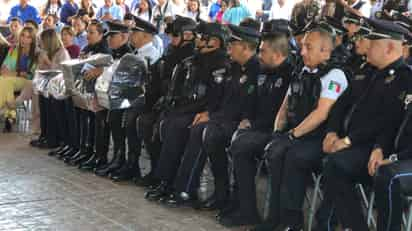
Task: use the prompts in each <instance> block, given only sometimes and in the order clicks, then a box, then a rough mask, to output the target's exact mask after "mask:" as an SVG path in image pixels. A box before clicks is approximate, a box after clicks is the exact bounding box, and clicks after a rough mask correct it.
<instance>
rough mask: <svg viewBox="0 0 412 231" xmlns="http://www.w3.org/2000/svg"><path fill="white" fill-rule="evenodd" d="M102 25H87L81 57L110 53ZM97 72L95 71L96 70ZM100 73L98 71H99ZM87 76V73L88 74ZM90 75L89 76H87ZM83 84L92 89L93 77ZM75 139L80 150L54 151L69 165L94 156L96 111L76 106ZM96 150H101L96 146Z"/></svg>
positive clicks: (94, 23) (93, 23)
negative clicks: (70, 152) (72, 152)
mask: <svg viewBox="0 0 412 231" xmlns="http://www.w3.org/2000/svg"><path fill="white" fill-rule="evenodd" d="M103 35H104V29H103V25H102V24H101V23H99V22H97V21H92V22H91V23H90V24H89V25H88V27H87V41H88V44H87V46H86V47H84V48H83V50H82V51H81V57H83V58H86V57H88V56H91V55H94V54H98V53H100V54H110V53H111V51H110V49H109V48H108V47H107V42H106V41H105V40H104V39H103ZM98 69H99V68H96V69H94V70H91V71H90V72H89V73H92V72H95V71H96V70H98ZM96 73H97V72H96ZM99 73H100V72H99ZM88 76H89V75H88ZM89 77H90V76H89ZM85 84H86V85H87V86H89V89H90V88H91V89H92V90H94V84H95V78H90V79H87V80H86V79H85ZM75 110H76V114H77V116H76V121H77V125H76V126H75V127H76V130H77V132H76V133H77V134H76V141H77V142H78V146H79V147H81V148H80V150H81V151H80V152H78V153H76V154H73V155H70V154H69V153H68V152H66V153H62V152H61V153H56V154H57V156H60V157H61V158H63V159H64V161H65V162H66V163H68V164H71V165H77V164H79V163H80V162H82V161H87V160H88V159H89V158H91V157H92V156H96V154H95V153H94V151H95V128H96V127H95V120H96V118H95V115H96V113H94V112H92V111H88V110H85V109H81V108H77V107H76V109H75ZM96 151H99V152H101V150H100V149H99V148H97V146H96Z"/></svg>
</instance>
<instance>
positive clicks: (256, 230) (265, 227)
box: [248, 222, 277, 231]
mask: <svg viewBox="0 0 412 231" xmlns="http://www.w3.org/2000/svg"><path fill="white" fill-rule="evenodd" d="M276 227H277V225H276V224H273V223H270V222H263V223H262V224H258V225H256V226H255V227H253V228H251V229H249V230H248V231H273V230H275V228H276Z"/></svg>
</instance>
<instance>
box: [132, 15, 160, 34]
mask: <svg viewBox="0 0 412 231" xmlns="http://www.w3.org/2000/svg"><path fill="white" fill-rule="evenodd" d="M133 20H134V24H135V25H134V27H132V28H131V30H132V31H141V32H145V33H149V34H157V33H158V30H157V28H156V27H155V26H154V25H153V24H151V23H150V22H148V21H146V20H143V19H141V18H140V17H137V16H134V15H133Z"/></svg>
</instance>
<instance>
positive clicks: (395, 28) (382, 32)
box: [365, 19, 409, 40]
mask: <svg viewBox="0 0 412 231" xmlns="http://www.w3.org/2000/svg"><path fill="white" fill-rule="evenodd" d="M368 24H369V25H370V31H369V33H368V34H367V35H365V37H366V38H368V39H371V40H378V39H393V40H403V39H404V35H406V34H408V33H409V31H408V30H406V29H405V28H403V27H402V26H400V25H398V24H396V23H395V22H393V21H388V20H383V19H369V20H368Z"/></svg>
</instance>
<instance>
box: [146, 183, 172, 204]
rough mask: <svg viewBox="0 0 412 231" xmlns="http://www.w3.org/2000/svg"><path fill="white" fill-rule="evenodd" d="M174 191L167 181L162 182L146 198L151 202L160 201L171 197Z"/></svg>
mask: <svg viewBox="0 0 412 231" xmlns="http://www.w3.org/2000/svg"><path fill="white" fill-rule="evenodd" d="M172 191H173V190H172V187H171V186H170V184H169V183H168V182H167V181H161V182H160V184H159V185H158V186H157V187H156V188H154V189H152V190H150V191H148V192H147V193H146V194H145V195H144V197H145V198H146V199H147V200H149V201H159V200H160V199H161V198H163V197H167V196H169V195H170V194H171V193H172Z"/></svg>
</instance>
